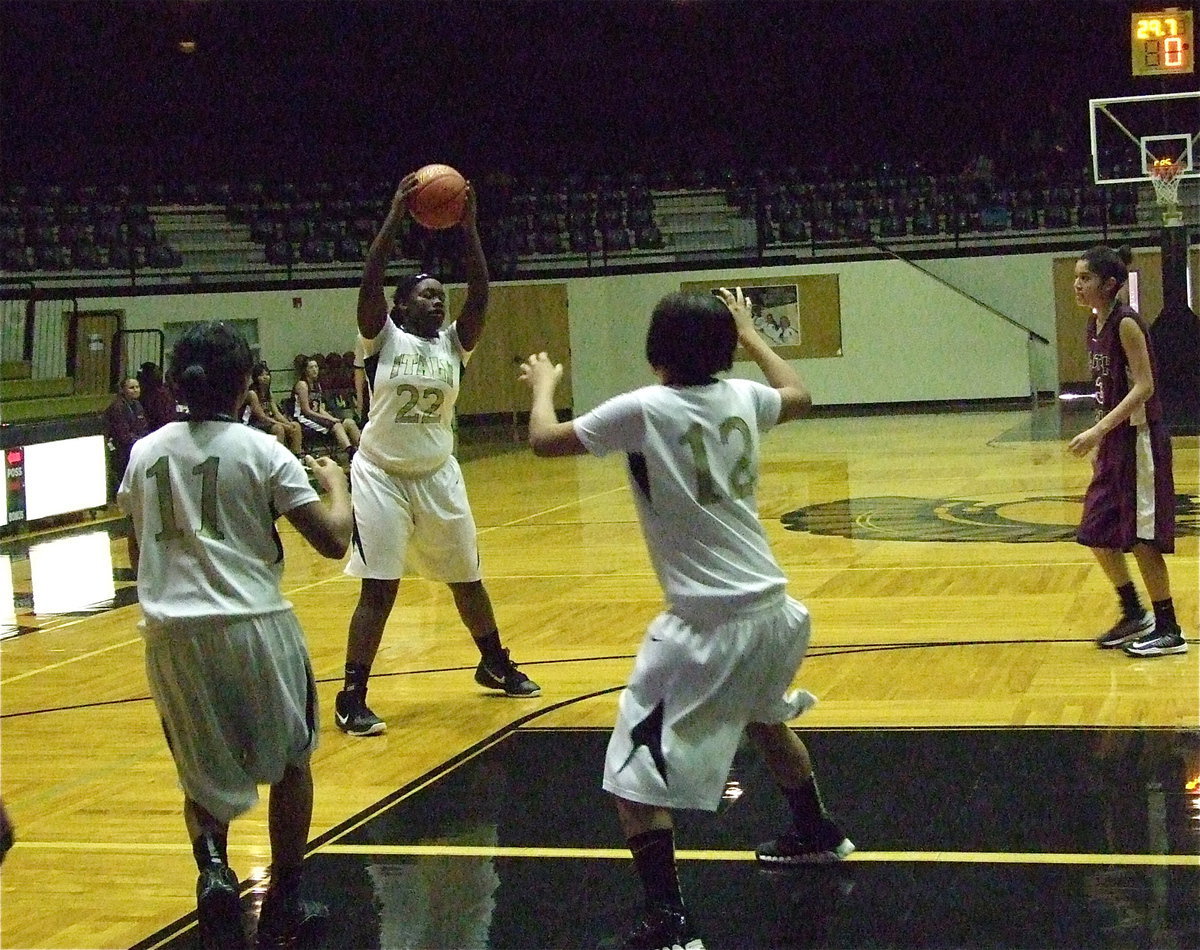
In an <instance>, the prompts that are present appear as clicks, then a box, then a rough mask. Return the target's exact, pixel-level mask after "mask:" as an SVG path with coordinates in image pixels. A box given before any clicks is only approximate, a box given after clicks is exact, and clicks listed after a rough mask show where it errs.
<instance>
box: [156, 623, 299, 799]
mask: <svg viewBox="0 0 1200 950" xmlns="http://www.w3.org/2000/svg"><path fill="white" fill-rule="evenodd" d="M144 634H145V637H146V676H147V678H148V679H149V681H150V693H151V695H152V696H153V697H154V703H155V705H156V706H157V707H158V713H159V716H161V717H162V721H163V729H164V730H165V731H166V734H167V742H168V743H169V744H170V746H171V755H172V756H173V757H174V759H175V768H176V770H177V771H178V773H179V783H180V785H182V786H183V791H184V794H186V795H187V797H188V798H190V799H192V800H193V801H194V802H196V803H197V804H199V805H200V806H201V807H202V808H204V809H205V810H206V811H207V812H209V813H210V814H211V815H212V816H213V817H214V818H216V819H218V820H219V821H223V822H229V821H231V820H233V819H234V818H236V817H237V816H238V815H240V814H242V813H243V812H245V811H246V810H248V809H249V808H251V807H252V806H253V805H254V803H255V802H257V801H258V788H257V786H259V785H274V784H275V783H276V782H278V781H279V780H280V779H282V778H283V773H284V770H285V769H286V768H287V766H289V765H295V766H300V765H303V764H305V763H306V762H307V761H308V757H309V755H310V754H311V753H312V750H313V749H315V748H316V745H317V722H318V716H317V690H316V686H315V685H314V682H313V674H312V666H311V664H310V662H309V658H308V650H307V648H306V647H305V645H304V632H303V631H302V630H301V629H300V624H299V622H298V621H297V620H296V615H295V614H294V613H292V611H291V610H290V609H289V610H280V611H277V612H275V613H270V614H264V615H262V616H259V617H248V618H230V619H209V620H202V621H191V622H187V623H183V622H181V623H179V624H172V625H170V626H168V627H161V628H150V627H146V628H144Z"/></svg>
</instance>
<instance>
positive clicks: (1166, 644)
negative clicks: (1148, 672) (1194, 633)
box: [1125, 627, 1188, 656]
mask: <svg viewBox="0 0 1200 950" xmlns="http://www.w3.org/2000/svg"><path fill="white" fill-rule="evenodd" d="M1187 649H1188V645H1187V641H1186V640H1185V639H1183V631H1182V630H1180V629H1179V628H1178V627H1176V628H1175V629H1174V630H1169V631H1167V632H1166V633H1159V632H1158V631H1157V630H1151V631H1150V632H1149V633H1148V634H1146V635H1145V636H1144V637H1139V638H1138V639H1136V640H1134V641H1133V642H1132V643H1128V644H1126V645H1125V655H1126V656H1170V655H1171V654H1173V653H1187Z"/></svg>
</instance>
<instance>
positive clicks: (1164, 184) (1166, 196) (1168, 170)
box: [1146, 159, 1183, 224]
mask: <svg viewBox="0 0 1200 950" xmlns="http://www.w3.org/2000/svg"><path fill="white" fill-rule="evenodd" d="M1146 171H1147V172H1148V173H1149V175H1150V183H1151V184H1152V185H1153V186H1154V198H1155V200H1156V201H1157V202H1158V206H1159V207H1160V208H1162V215H1163V223H1164V224H1170V223H1172V222H1174V223H1176V224H1178V223H1180V221H1181V218H1182V216H1181V215H1180V213H1179V183H1180V182H1181V181H1182V180H1183V162H1172V161H1168V160H1165V159H1161V160H1159V161H1156V162H1155V163H1154V164H1152V165H1151V166H1150V167H1149V168H1147V169H1146Z"/></svg>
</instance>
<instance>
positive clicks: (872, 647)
mask: <svg viewBox="0 0 1200 950" xmlns="http://www.w3.org/2000/svg"><path fill="white" fill-rule="evenodd" d="M1184 639H1185V641H1187V642H1188V643H1197V644H1200V637H1190V638H1189V637H1185V638H1184ZM1031 644H1041V645H1043V646H1069V645H1072V644H1086V645H1088V646H1091V645H1093V644H1094V641H1093V640H1092V639H1091V638H1090V637H1089V638H1072V639H1054V638H1048V637H1038V638H1032V639H1012V640H937V641H931V642H909V643H863V644H842V645H839V646H829V647H814V648H813V649H811V650H809V651H808V653H807V654H806V655H805V662H808V661H809V660H818V659H826V658H828V657H836V656H853V655H855V654H861V653H887V652H892V651H898V650H929V649H947V648H954V647H989V646H1026V645H1031ZM1109 652H1110V653H1114V654H1115V653H1117V652H1119V651H1109ZM634 656H635V654H632V653H628V654H615V655H606V656H590V657H570V658H564V659H558V660H527V661H525V662H523V663H522V664H521V665H522V666H525V667H534V666H553V665H556V664H564V663H598V662H606V661H609V660H630V661H632V660H633V659H634ZM1184 656H1186V654H1184ZM1145 659H1150V660H1154V661H1156V662H1167V663H1169V662H1171V660H1172V658H1170V657H1147V658H1145ZM474 669H475V667H474V666H440V667H428V668H425V669H419V670H393V671H392V672H379V673H376V672H372V673H371V678H372V679H388V678H392V677H402V676H419V675H426V674H431V673H463V672H470V671H472V670H474ZM316 682H318V683H340V682H341V677H338V676H326V677H321V678H320V679H318V680H317V681H316ZM618 689H624V684H621V685H618V686H612V687H608V688H606V689H604V690H601V691H600V692H599V693H597V694H596V695H602V694H603V693H606V692H613V691H614V690H618ZM151 701H152V698H151V697H150V696H149V695H142V696H128V697H123V698H121V699H103V700H97V701H95V702H89V703H74V704H71V705H67V706H44V707H41V708H39V709H26V710H21V711H19V712H7V713H3V714H0V721H2V720H5V719H20V718H23V717H26V716H40V715H46V714H49V713H60V712H76V711H79V710H85V709H100V708H103V707H105V706H121V705H125V704H128V703H145V702H151ZM549 708H557V707H549ZM1118 728H1120V727H1118Z"/></svg>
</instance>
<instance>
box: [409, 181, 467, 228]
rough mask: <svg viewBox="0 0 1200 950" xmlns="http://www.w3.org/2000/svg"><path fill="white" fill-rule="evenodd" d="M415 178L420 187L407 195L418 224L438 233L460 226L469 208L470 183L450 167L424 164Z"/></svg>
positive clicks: (410, 209) (410, 208)
mask: <svg viewBox="0 0 1200 950" xmlns="http://www.w3.org/2000/svg"><path fill="white" fill-rule="evenodd" d="M416 175H417V187H416V189H415V190H413V192H412V193H411V194H409V196H408V210H409V212H411V214H412V216H413V218H414V219H415V220H416V222H417V223H418V224H420V225H422V226H424V227H427V228H432V229H433V230H435V231H440V230H442V229H443V228H452V227H454V225H456V224H458V222H459V221H461V220H462V216H463V211H464V210H465V209H466V207H467V180H466V179H465V178H463V176H462V175H460V174H459V173H458V172H457V171H456V170H455V169H453V168H451V167H450V166H449V165H425V166H424V167H422V168H418V169H417V171H416Z"/></svg>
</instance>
